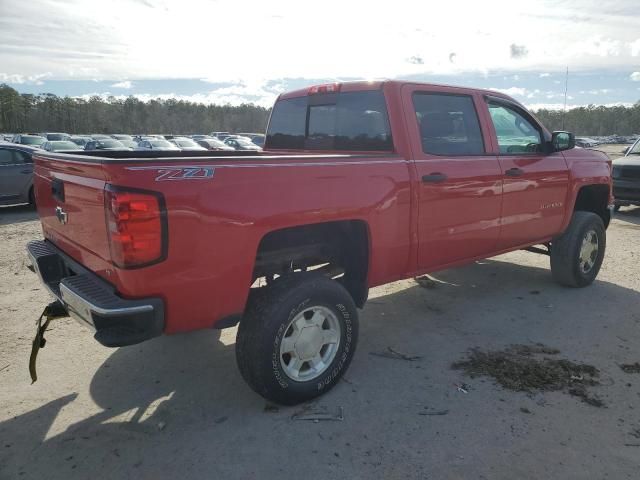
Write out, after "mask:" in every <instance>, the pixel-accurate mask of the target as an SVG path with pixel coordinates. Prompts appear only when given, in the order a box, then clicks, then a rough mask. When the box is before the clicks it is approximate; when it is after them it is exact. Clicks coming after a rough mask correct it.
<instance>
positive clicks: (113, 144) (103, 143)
mask: <svg viewBox="0 0 640 480" xmlns="http://www.w3.org/2000/svg"><path fill="white" fill-rule="evenodd" d="M98 145H99V146H100V147H102V148H124V145H122V144H121V143H120V142H119V141H117V140H100V141H99V142H98Z"/></svg>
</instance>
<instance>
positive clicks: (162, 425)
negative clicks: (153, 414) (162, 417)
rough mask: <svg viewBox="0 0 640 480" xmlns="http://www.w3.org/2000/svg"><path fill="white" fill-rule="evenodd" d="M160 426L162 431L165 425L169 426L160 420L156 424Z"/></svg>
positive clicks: (159, 428)
mask: <svg viewBox="0 0 640 480" xmlns="http://www.w3.org/2000/svg"><path fill="white" fill-rule="evenodd" d="M156 426H157V427H158V430H160V431H162V430H164V429H165V427H166V426H167V424H166V422H158V425H156Z"/></svg>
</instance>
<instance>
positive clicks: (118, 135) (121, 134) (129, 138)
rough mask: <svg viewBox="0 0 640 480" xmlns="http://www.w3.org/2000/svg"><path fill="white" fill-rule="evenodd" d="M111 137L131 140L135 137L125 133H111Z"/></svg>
mask: <svg viewBox="0 0 640 480" xmlns="http://www.w3.org/2000/svg"><path fill="white" fill-rule="evenodd" d="M111 138H113V139H115V140H119V141H122V140H128V141H131V140H133V137H132V136H131V135H125V134H123V133H114V134H113V135H111Z"/></svg>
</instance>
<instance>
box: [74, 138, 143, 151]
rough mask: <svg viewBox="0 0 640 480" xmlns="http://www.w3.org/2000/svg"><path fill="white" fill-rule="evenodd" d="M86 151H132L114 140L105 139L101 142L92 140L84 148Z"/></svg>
mask: <svg viewBox="0 0 640 480" xmlns="http://www.w3.org/2000/svg"><path fill="white" fill-rule="evenodd" d="M84 149H85V150H131V148H128V147H125V146H124V145H123V144H122V143H121V142H119V141H118V140H115V139H113V138H109V137H107V138H105V139H100V140H91V141H90V142H87V144H86V145H85V146H84Z"/></svg>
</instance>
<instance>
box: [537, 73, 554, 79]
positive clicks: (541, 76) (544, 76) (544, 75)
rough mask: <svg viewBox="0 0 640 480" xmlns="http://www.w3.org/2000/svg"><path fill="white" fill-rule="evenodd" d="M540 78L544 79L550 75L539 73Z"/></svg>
mask: <svg viewBox="0 0 640 480" xmlns="http://www.w3.org/2000/svg"><path fill="white" fill-rule="evenodd" d="M538 76H539V77H540V78H546V77H550V76H551V74H550V73H546V72H545V73H541V74H540V75H538Z"/></svg>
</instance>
